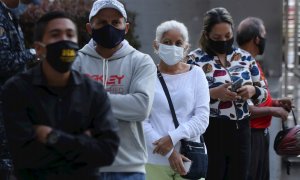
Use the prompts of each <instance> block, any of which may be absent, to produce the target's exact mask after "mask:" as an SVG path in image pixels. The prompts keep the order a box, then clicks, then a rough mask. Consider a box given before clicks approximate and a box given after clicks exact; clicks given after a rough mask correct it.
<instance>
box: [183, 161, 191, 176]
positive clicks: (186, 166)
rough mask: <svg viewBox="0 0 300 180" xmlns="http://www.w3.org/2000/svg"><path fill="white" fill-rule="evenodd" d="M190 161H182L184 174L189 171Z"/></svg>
mask: <svg viewBox="0 0 300 180" xmlns="http://www.w3.org/2000/svg"><path fill="white" fill-rule="evenodd" d="M191 165H192V161H183V166H184V170H185V172H186V173H188V172H189V171H190V168H191Z"/></svg>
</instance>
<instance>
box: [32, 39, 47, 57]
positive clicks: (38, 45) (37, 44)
mask: <svg viewBox="0 0 300 180" xmlns="http://www.w3.org/2000/svg"><path fill="white" fill-rule="evenodd" d="M33 47H34V49H35V51H36V57H38V58H41V57H42V55H43V54H45V46H43V45H42V43H41V42H38V41H35V42H34V43H33Z"/></svg>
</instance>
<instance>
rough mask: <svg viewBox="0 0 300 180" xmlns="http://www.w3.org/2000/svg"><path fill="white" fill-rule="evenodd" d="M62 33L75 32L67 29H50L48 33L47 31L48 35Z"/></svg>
mask: <svg viewBox="0 0 300 180" xmlns="http://www.w3.org/2000/svg"><path fill="white" fill-rule="evenodd" d="M62 31H67V32H76V30H75V29H72V28H68V29H51V30H50V31H48V33H59V32H62Z"/></svg>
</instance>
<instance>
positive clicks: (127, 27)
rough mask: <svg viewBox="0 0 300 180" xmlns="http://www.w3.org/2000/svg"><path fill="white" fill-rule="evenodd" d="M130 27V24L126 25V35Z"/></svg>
mask: <svg viewBox="0 0 300 180" xmlns="http://www.w3.org/2000/svg"><path fill="white" fill-rule="evenodd" d="M129 27H130V24H129V23H126V24H125V34H127V33H128V31H129Z"/></svg>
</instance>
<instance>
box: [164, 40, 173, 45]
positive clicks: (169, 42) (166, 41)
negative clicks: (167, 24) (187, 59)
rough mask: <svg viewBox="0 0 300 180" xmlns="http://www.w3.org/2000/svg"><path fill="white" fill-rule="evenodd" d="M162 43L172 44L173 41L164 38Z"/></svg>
mask: <svg viewBox="0 0 300 180" xmlns="http://www.w3.org/2000/svg"><path fill="white" fill-rule="evenodd" d="M162 44H165V45H170V46H171V45H172V42H171V41H170V40H163V41H162Z"/></svg>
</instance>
